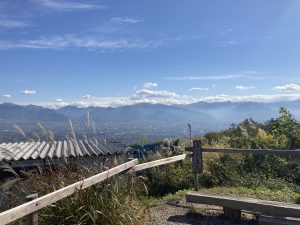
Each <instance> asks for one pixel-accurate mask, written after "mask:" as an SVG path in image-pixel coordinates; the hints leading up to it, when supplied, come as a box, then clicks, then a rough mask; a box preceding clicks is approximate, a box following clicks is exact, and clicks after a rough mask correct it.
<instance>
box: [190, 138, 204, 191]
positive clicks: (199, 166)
mask: <svg viewBox="0 0 300 225" xmlns="http://www.w3.org/2000/svg"><path fill="white" fill-rule="evenodd" d="M192 161H193V174H194V188H195V191H198V190H199V173H202V172H203V157H202V143H201V141H200V140H193V160H192Z"/></svg>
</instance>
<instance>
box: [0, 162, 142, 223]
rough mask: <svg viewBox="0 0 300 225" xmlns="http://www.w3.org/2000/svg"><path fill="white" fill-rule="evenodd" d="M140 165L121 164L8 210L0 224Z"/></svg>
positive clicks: (0, 218) (0, 219)
mask: <svg viewBox="0 0 300 225" xmlns="http://www.w3.org/2000/svg"><path fill="white" fill-rule="evenodd" d="M137 163H138V160H137V159H135V160H132V161H130V162H127V163H124V164H121V165H119V166H116V167H114V168H112V169H109V170H107V171H104V172H102V173H99V174H97V175H95V176H92V177H89V178H87V179H85V180H82V181H79V182H76V183H74V184H71V185H69V186H67V187H64V188H62V189H59V190H57V191H54V192H52V193H50V194H47V195H45V196H42V197H40V198H38V199H35V200H32V201H30V202H28V203H25V204H23V205H20V206H17V207H15V208H13V209H10V210H7V211H5V212H2V213H0V224H1V225H2V224H7V223H10V222H13V221H15V220H17V219H20V218H22V217H24V216H26V215H28V214H30V213H33V212H36V211H37V210H39V209H42V208H44V207H46V206H49V205H51V204H52V203H54V202H57V201H59V200H61V199H63V198H65V197H68V196H70V195H72V194H73V193H75V192H76V191H78V190H81V189H85V188H87V187H90V186H92V185H94V184H97V183H99V182H101V181H104V180H106V179H108V178H110V177H112V176H114V175H117V174H119V173H121V172H123V171H125V170H128V169H130V168H132V167H133V166H135V165H136V164H137Z"/></svg>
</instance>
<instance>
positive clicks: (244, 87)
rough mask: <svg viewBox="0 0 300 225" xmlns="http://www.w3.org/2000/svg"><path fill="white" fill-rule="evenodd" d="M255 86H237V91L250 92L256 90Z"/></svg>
mask: <svg viewBox="0 0 300 225" xmlns="http://www.w3.org/2000/svg"><path fill="white" fill-rule="evenodd" d="M254 88H255V87H254V86H243V85H238V86H235V89H237V90H240V91H245V90H249V89H254Z"/></svg>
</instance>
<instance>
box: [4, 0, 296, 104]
mask: <svg viewBox="0 0 300 225" xmlns="http://www.w3.org/2000/svg"><path fill="white" fill-rule="evenodd" d="M299 11H300V1H299V0H276V1H274V0H264V1H260V0H246V1H237V0H226V1H218V0H203V1H199V0H189V1H181V0H178V1H171V0H164V1H158V0H153V1H145V0H132V1H121V0H116V1H104V0H103V1H93V0H90V1H76V0H72V1H71V0H70V1H69V0H1V2H0V102H13V103H18V104H40V105H44V106H49V107H60V106H64V105H68V104H71V105H77V106H82V107H83V106H89V105H97V106H116V105H126V104H133V103H138V102H150V103H164V104H173V103H174V104H175V103H180V104H185V103H191V102H195V101H263V102H269V101H280V100H295V99H300V86H299V85H300V76H299V73H300V63H299V59H300V44H299V40H300V39H299V38H300V13H299Z"/></svg>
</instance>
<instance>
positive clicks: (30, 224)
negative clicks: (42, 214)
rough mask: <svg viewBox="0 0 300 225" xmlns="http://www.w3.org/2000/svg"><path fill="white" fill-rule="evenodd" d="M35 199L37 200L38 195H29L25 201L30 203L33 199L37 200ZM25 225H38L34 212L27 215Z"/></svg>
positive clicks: (37, 218) (36, 215) (37, 216)
mask: <svg viewBox="0 0 300 225" xmlns="http://www.w3.org/2000/svg"><path fill="white" fill-rule="evenodd" d="M37 198H38V194H31V195H27V196H26V200H27V201H28V202H30V201H32V200H34V199H37ZM26 224H27V225H38V224H39V215H38V214H37V213H36V212H35V213H31V214H29V215H27V218H26Z"/></svg>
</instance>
